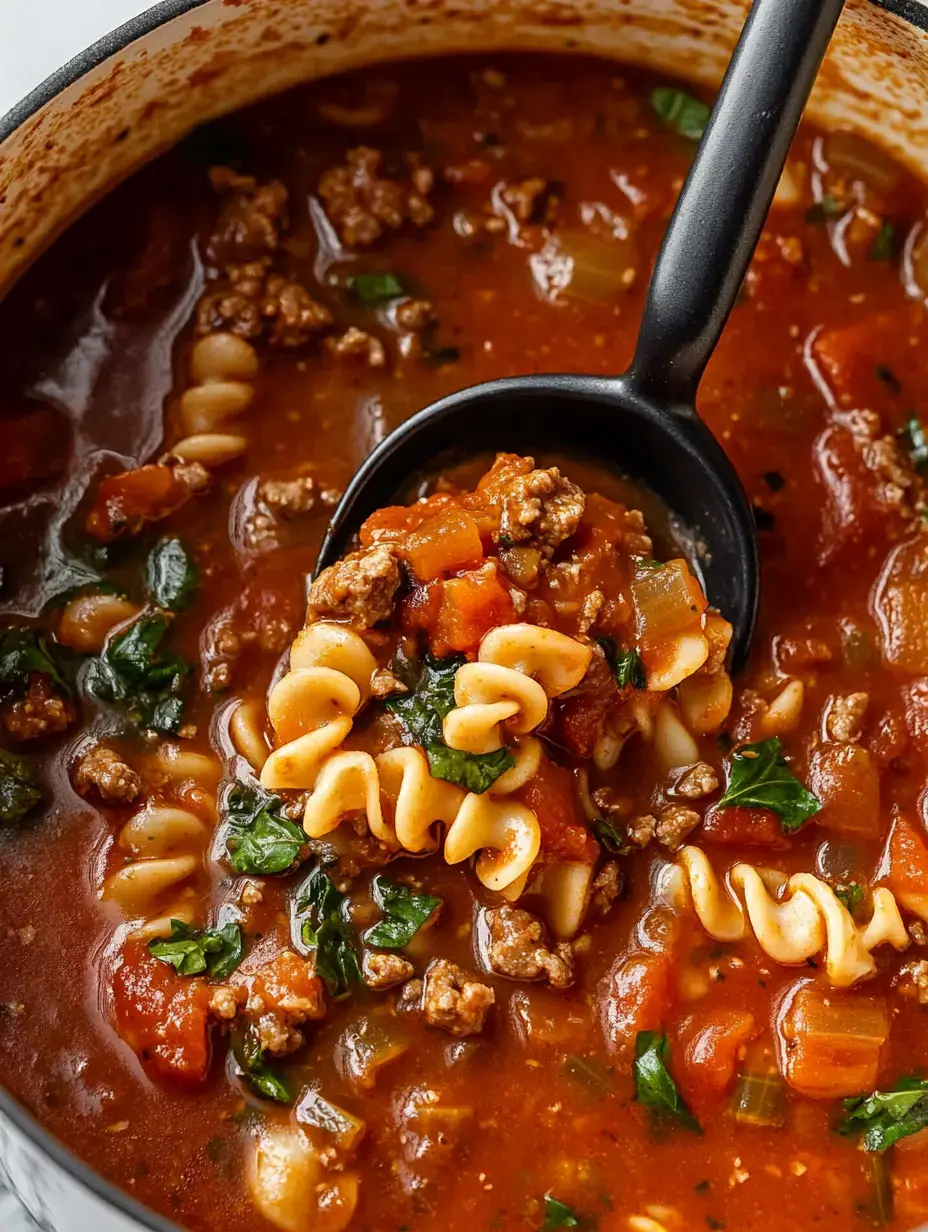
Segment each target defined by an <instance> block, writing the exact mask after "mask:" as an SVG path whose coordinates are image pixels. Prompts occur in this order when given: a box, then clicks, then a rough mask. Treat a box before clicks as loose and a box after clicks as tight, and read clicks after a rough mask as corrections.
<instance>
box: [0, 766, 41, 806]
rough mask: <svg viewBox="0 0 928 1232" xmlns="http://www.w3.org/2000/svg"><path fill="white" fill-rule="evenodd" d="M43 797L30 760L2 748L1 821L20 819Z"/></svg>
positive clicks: (0, 767)
mask: <svg viewBox="0 0 928 1232" xmlns="http://www.w3.org/2000/svg"><path fill="white" fill-rule="evenodd" d="M41 799H42V792H41V789H40V788H39V785H38V784H37V783H36V781H35V778H34V777H33V772H32V767H31V766H30V764H29V762H28V761H27V760H26V759H25V758H24V757H16V756H15V755H14V754H13V753H7V752H6V750H5V749H0V823H3V824H11V823H12V822H15V821H19V820H20V819H21V818H23V817H25V816H26V814H27V813H29V812H31V811H32V809H34V808H35V806H36V805H37V804H38V803H39V801H40V800H41Z"/></svg>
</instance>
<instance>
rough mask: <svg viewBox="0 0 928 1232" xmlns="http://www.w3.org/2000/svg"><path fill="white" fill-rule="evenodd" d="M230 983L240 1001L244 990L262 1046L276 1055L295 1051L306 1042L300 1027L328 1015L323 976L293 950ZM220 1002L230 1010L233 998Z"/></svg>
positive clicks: (247, 1012)
mask: <svg viewBox="0 0 928 1232" xmlns="http://www.w3.org/2000/svg"><path fill="white" fill-rule="evenodd" d="M228 987H229V988H230V990H231V991H232V993H233V995H234V997H235V999H236V1001H237V1002H239V1003H241V1000H242V995H243V994H242V990H244V993H245V996H246V998H247V999H246V1000H245V1008H244V1015H245V1017H246V1018H247V1020H248V1022H249V1025H250V1026H251V1027H252V1028H253V1029H254V1031H255V1035H256V1037H257V1040H258V1043H259V1044H260V1046H261V1048H262V1050H263V1051H265V1052H269V1053H271V1055H272V1056H286V1055H287V1054H288V1053H290V1052H295V1051H296V1049H297V1048H299V1047H300V1045H301V1044H302V1043H303V1033H302V1032H301V1031H298V1030H297V1028H298V1027H300V1026H302V1025H303V1024H304V1023H307V1022H312V1021H314V1020H316V1019H319V1018H322V1017H324V1015H325V998H324V993H323V985H322V980H321V979H320V978H319V976H318V975H316V973H315V969H314V967H313V964H312V963H311V962H309V961H307V960H306V959H305V958H301V957H300V956H299V955H298V954H294V952H293V951H292V950H284V951H283V953H281V954H278V955H277V957H276V958H275V959H273V960H272V961H271V962H268V963H265V964H264V966H262V967H259V968H258V970H257V971H255V972H253V973H252V974H250V975H241V976H239V975H236V976H234V977H233V981H232V983H230V984H229V985H228ZM213 1000H216V993H214V995H213ZM217 1006H218V1007H220V1008H221V1007H222V1006H224V1007H225V1009H226V1010H228V1009H229V1008H230V1006H231V1002H230V1001H229V1000H228V999H225V1000H224V1001H223V1002H221V1003H220V1002H218V1001H217ZM214 1012H216V1011H214Z"/></svg>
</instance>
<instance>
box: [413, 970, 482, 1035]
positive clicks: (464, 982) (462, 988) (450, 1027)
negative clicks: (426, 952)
mask: <svg viewBox="0 0 928 1232" xmlns="http://www.w3.org/2000/svg"><path fill="white" fill-rule="evenodd" d="M495 1000H496V996H495V994H494V992H493V989H492V988H490V987H489V986H488V985H487V984H482V983H481V982H480V980H478V979H477V978H476V977H475V976H473V975H472V974H470V973H469V972H467V971H465V970H464V968H463V967H459V966H458V965H457V963H453V962H449V961H448V959H446V958H436V959H435V960H434V962H431V963H429V967H428V970H427V971H426V973H425V984H424V987H423V990H422V1005H423V1009H424V1010H425V1018H426V1021H427V1022H428V1024H429V1025H430V1026H432V1027H441V1029H442V1030H443V1031H447V1032H449V1034H451V1035H457V1036H462V1035H476V1034H477V1033H478V1032H479V1031H482V1030H483V1025H484V1023H485V1022H486V1017H487V1014H488V1013H489V1012H490V1007H491V1006H492V1005H493V1002H494V1001H495Z"/></svg>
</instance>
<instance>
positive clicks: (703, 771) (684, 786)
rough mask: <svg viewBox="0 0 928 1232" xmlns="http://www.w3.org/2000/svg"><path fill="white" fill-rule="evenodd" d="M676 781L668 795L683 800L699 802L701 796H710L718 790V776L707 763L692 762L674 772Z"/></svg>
mask: <svg viewBox="0 0 928 1232" xmlns="http://www.w3.org/2000/svg"><path fill="white" fill-rule="evenodd" d="M674 773H675V775H676V779H675V781H674V783H673V784H672V786H671V787H670V790H669V792H668V795H671V796H678V797H680V798H681V799H683V800H701V799H702V798H703V796H708V795H711V794H712V792H714V791H716V790H717V789H718V785H719V776H718V775H717V774H716V773H715V771H714V770H713V769H712V767H711V766H710V765H709V763H708V762H707V761H697V762H694V764H693V765H692V766H685V767H684V768H683V769H682V770H677V771H675V772H674Z"/></svg>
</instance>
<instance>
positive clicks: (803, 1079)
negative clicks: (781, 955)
mask: <svg viewBox="0 0 928 1232" xmlns="http://www.w3.org/2000/svg"><path fill="white" fill-rule="evenodd" d="M781 1004H782V1008H781V1010H780V1012H779V1013H778V1015H777V1019H776V1028H777V1031H778V1033H779V1035H780V1037H781V1041H782V1045H783V1047H782V1051H781V1056H782V1058H783V1066H782V1070H783V1077H784V1078H785V1079H786V1081H787V1082H788V1083H789V1084H790V1086H791V1087H792V1088H793V1089H794V1090H796V1091H799V1092H800V1093H801V1094H802V1095H808V1096H810V1097H811V1098H812V1099H841V1098H842V1097H844V1096H847V1095H860V1094H861V1092H863V1091H872V1090H873V1088H874V1087H875V1086H876V1081H877V1075H878V1074H879V1072H880V1057H881V1050H882V1048H883V1045H884V1044H885V1043H886V1039H887V1037H888V1035H889V1013H888V1011H887V1005H886V998H885V997H881V996H874V997H869V996H865V995H864V994H863V993H860V992H857V991H856V990H855V991H853V992H849V991H847V990H844V991H842V990H839V989H836V988H833V987H832V986H831V985H830V984H826V983H823V982H821V981H820V980H801V981H800V982H799V983H798V984H797V985H796V986H795V991H794V992H792V993H791V994H788V995H787V997H786V998H784V1000H783V1002H782V1003H781Z"/></svg>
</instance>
